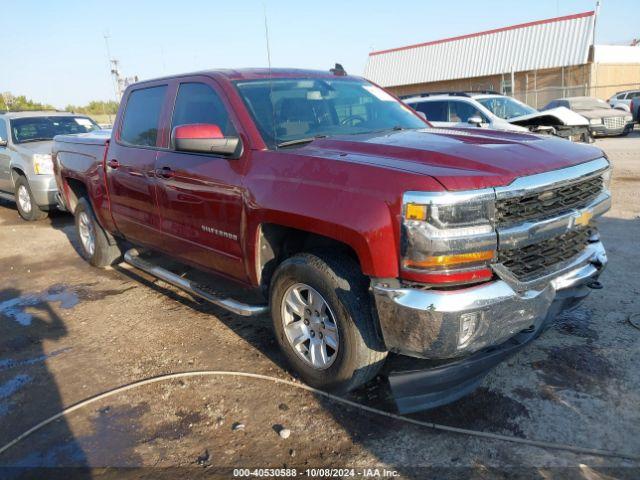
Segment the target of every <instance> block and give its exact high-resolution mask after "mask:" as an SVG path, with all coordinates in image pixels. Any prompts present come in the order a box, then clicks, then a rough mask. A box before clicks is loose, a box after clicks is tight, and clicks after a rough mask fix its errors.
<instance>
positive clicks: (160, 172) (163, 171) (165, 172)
mask: <svg viewBox="0 0 640 480" xmlns="http://www.w3.org/2000/svg"><path fill="white" fill-rule="evenodd" d="M174 175H175V172H174V171H173V170H171V168H170V167H162V168H157V169H156V176H158V177H162V178H171V177H173V176H174Z"/></svg>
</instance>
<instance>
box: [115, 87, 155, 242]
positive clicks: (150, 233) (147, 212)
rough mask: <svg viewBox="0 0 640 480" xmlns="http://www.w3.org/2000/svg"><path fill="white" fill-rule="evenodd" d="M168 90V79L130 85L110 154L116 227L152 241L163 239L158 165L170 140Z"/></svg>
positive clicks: (137, 239)
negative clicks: (163, 126)
mask: <svg viewBox="0 0 640 480" xmlns="http://www.w3.org/2000/svg"><path fill="white" fill-rule="evenodd" d="M167 90H168V86H167V85H166V84H159V85H157V84H156V85H154V84H151V85H145V86H141V87H139V88H136V89H134V90H131V91H130V93H129V94H128V97H127V99H126V106H125V110H124V114H123V115H122V118H120V119H119V124H118V125H117V126H116V128H117V135H116V140H115V142H112V144H111V145H110V146H109V149H108V151H107V158H106V172H107V184H108V188H109V197H110V203H111V214H112V216H113V220H114V222H115V224H116V226H117V229H118V230H119V231H120V232H121V233H122V234H123V235H124V236H125V237H126V238H127V239H129V240H131V241H134V242H136V243H140V244H142V245H145V246H150V247H155V246H156V245H157V244H158V243H159V241H160V216H159V213H158V206H157V196H156V179H155V175H154V168H155V161H156V155H157V153H158V149H159V148H162V147H163V143H165V142H166V138H165V137H166V136H165V135H163V131H162V129H161V124H162V117H163V112H164V111H165V108H166V107H165V103H166V100H167V99H166V96H167V95H166V94H167Z"/></svg>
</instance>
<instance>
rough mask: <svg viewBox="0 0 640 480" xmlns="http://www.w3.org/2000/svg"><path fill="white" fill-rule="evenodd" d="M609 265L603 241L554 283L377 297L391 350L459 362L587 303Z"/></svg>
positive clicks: (393, 291)
mask: <svg viewBox="0 0 640 480" xmlns="http://www.w3.org/2000/svg"><path fill="white" fill-rule="evenodd" d="M606 264H607V255H606V253H605V250H604V247H603V245H602V243H601V242H599V241H598V242H595V243H591V244H589V245H588V246H587V248H586V249H585V250H584V251H583V253H582V254H580V255H579V256H578V257H577V258H575V259H573V260H572V261H571V262H570V263H569V264H567V265H565V266H564V267H563V268H561V269H560V270H558V271H556V272H555V273H554V274H553V275H552V276H551V277H552V278H549V277H544V278H541V279H538V280H536V281H533V282H530V283H520V282H517V281H515V282H514V281H513V280H512V279H511V278H509V277H507V276H505V277H502V278H500V280H496V281H493V282H490V283H486V284H483V285H478V286H475V287H470V288H465V289H459V290H449V291H442V290H440V291H436V290H419V289H416V288H402V287H399V288H392V287H389V286H384V284H376V285H374V287H373V292H374V296H375V301H376V307H377V311H378V317H379V320H380V327H381V330H382V335H383V338H384V341H385V344H386V346H387V348H388V349H389V350H390V351H393V352H397V353H402V354H404V355H409V356H413V357H420V358H455V357H459V356H462V355H466V354H469V353H472V352H475V351H477V350H480V349H481V348H484V347H488V346H491V345H497V344H500V343H502V342H503V341H505V340H507V339H508V338H510V337H512V336H513V335H515V334H517V333H518V332H521V331H523V330H528V329H537V328H539V327H540V325H541V324H542V323H543V322H545V321H547V320H550V317H554V316H555V315H557V314H558V313H559V312H560V311H562V310H565V309H566V308H570V307H571V306H573V305H575V304H576V303H577V302H579V301H580V300H581V299H583V298H584V297H585V296H586V295H587V294H588V292H589V289H588V288H587V285H588V284H590V283H592V282H594V281H595V280H596V279H597V278H598V276H599V275H600V273H601V272H602V270H603V269H604V268H605V266H606ZM496 273H497V274H498V276H500V272H499V271H497V272H496ZM554 301H555V305H553V304H554ZM552 305H553V308H552ZM471 316H475V318H476V322H477V326H476V328H475V333H474V334H473V335H472V337H471V338H470V339H469V340H467V341H466V342H465V343H464V344H462V345H460V344H459V338H460V335H461V323H462V322H463V321H464V320H465V319H469V318H470V317H471Z"/></svg>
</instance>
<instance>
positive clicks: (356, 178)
mask: <svg viewBox="0 0 640 480" xmlns="http://www.w3.org/2000/svg"><path fill="white" fill-rule="evenodd" d="M53 156H54V159H55V170H56V178H57V182H58V185H59V188H60V191H61V192H62V197H63V199H64V202H65V204H66V206H67V208H68V209H69V211H71V212H74V213H75V219H76V225H77V232H78V236H79V239H80V242H79V243H80V249H81V253H82V255H83V256H84V258H85V259H86V260H88V261H89V262H90V263H91V264H92V265H94V266H96V267H106V266H108V265H112V264H114V263H115V262H120V261H124V262H126V263H128V264H130V265H132V266H134V267H136V268H138V269H141V270H144V271H146V272H148V273H149V274H151V275H154V276H155V277H157V278H160V279H161V280H163V281H165V282H167V283H170V284H173V285H174V286H177V287H179V288H182V289H184V290H185V291H187V292H189V293H191V294H192V295H194V296H197V297H201V298H203V299H205V300H208V301H210V302H212V303H214V304H216V305H219V306H220V307H223V308H226V309H228V310H230V311H232V312H234V313H236V314H238V315H244V316H252V315H262V314H265V313H268V312H270V314H271V318H272V321H273V329H274V332H275V336H276V338H277V341H278V343H279V346H280V348H281V349H282V351H283V352H284V355H285V357H286V358H287V360H288V362H289V363H290V365H291V367H292V368H293V370H294V371H295V372H297V374H298V375H299V376H300V377H301V378H302V379H303V380H304V381H305V382H307V383H308V384H309V385H312V386H315V387H319V388H322V389H327V390H331V391H337V392H347V391H349V390H352V389H354V388H356V387H358V386H360V385H362V384H363V383H365V382H367V381H368V380H370V379H371V378H372V377H373V376H374V375H376V373H377V372H378V371H379V369H380V367H381V366H382V365H383V362H384V361H385V357H387V354H388V352H395V353H399V354H402V355H404V356H408V357H415V358H418V359H431V360H437V361H434V362H431V363H433V365H434V366H433V368H427V369H418V368H416V369H415V371H403V372H400V373H397V372H395V373H394V372H391V376H390V381H391V387H392V390H393V392H394V394H395V395H396V400H397V403H398V407H399V409H400V410H401V411H404V412H407V411H415V410H419V409H422V408H427V407H433V406H436V405H441V404H444V403H447V402H450V401H453V400H455V399H457V398H460V397H461V396H462V395H464V394H465V393H467V392H469V391H470V390H471V389H473V388H474V387H475V386H476V385H478V383H479V382H480V380H481V378H482V377H483V376H484V375H485V374H486V372H487V371H488V370H489V369H490V368H491V367H493V366H494V365H496V364H497V363H498V362H500V361H501V360H503V359H504V358H506V357H507V356H508V355H510V354H511V353H513V352H514V351H516V350H517V349H518V348H520V347H521V346H522V345H525V344H527V343H528V342H529V341H530V340H532V339H534V338H536V336H537V335H539V334H540V332H541V331H542V330H543V329H544V327H545V326H546V325H547V324H548V323H549V321H550V320H551V319H552V318H553V317H554V316H555V315H557V314H558V313H559V312H561V311H563V310H565V309H567V308H571V307H573V306H574V305H575V304H576V303H577V302H578V301H580V300H581V299H583V298H584V297H585V296H586V295H587V294H588V292H589V289H590V288H600V287H601V284H600V283H598V281H597V278H598V276H599V275H600V273H601V272H602V270H603V268H604V267H605V265H606V263H607V258H606V254H605V250H604V248H603V245H602V243H601V241H600V237H599V235H598V230H597V228H596V225H595V219H596V217H598V216H599V215H601V214H602V213H604V212H605V211H606V210H607V209H608V208H609V207H610V193H609V191H608V184H609V176H610V165H609V162H608V160H607V158H606V157H605V155H604V154H603V153H602V151H601V150H599V149H597V148H595V147H593V146H588V145H583V144H574V143H571V142H567V141H564V140H561V139H557V138H552V137H549V136H543V135H540V136H539V135H535V134H530V133H511V132H498V131H493V130H488V129H477V130H469V129H455V128H448V129H437V128H432V127H431V126H430V125H429V123H428V122H426V121H425V120H424V119H422V118H421V117H420V116H419V115H418V114H417V113H416V112H415V111H413V110H411V109H410V108H408V107H407V106H406V105H404V104H403V103H402V102H400V101H399V100H398V99H397V98H396V97H394V96H392V95H391V94H389V93H387V92H386V91H385V90H383V89H381V88H379V87H378V86H376V85H374V84H372V83H370V82H368V81H366V80H364V79H361V78H357V77H352V76H346V75H344V74H341V73H340V72H339V73H338V74H331V73H328V72H326V73H325V72H318V71H307V70H288V69H286V70H285V69H273V70H267V69H250V70H221V71H207V72H201V73H197V74H189V75H180V76H173V77H168V78H161V79H157V80H150V81H144V82H140V83H136V84H134V85H132V86H130V87H129V88H128V89H127V90H126V92H125V95H124V97H123V99H122V104H121V106H120V110H119V112H118V115H117V118H116V121H115V124H114V128H113V131H112V134H111V136H110V137H108V136H106V135H105V134H103V133H88V134H81V135H64V136H58V137H56V138H55V143H54V149H53ZM156 254H157V255H160V256H161V257H163V258H169V259H170V260H171V261H172V262H174V263H177V264H178V265H187V266H188V267H189V269H192V270H190V271H195V272H199V274H200V277H202V275H204V278H209V277H208V276H214V275H215V276H216V277H219V276H220V275H222V276H223V277H224V278H226V279H228V282H227V283H228V284H229V285H238V291H240V290H241V287H245V288H246V287H249V289H250V290H251V291H252V292H255V293H256V296H258V298H259V300H257V301H254V302H253V303H248V302H246V301H241V299H239V298H237V297H234V295H233V294H226V295H221V294H220V293H219V292H217V291H216V290H215V289H214V288H213V287H212V286H211V285H210V284H208V283H207V282H206V281H202V280H196V279H194V278H190V277H189V275H186V276H185V275H181V274H178V273H176V271H175V269H174V270H172V269H171V268H169V267H165V266H163V265H162V264H161V262H159V261H158V262H156V261H155V260H154V258H156V257H155V255H156ZM158 258H159V257H158ZM232 292H233V289H232ZM396 358H401V359H402V358H406V357H401V356H397V357H396ZM411 362H414V360H411ZM411 362H410V363H411ZM415 362H416V365H417V363H418V362H421V361H419V360H415ZM409 370H411V369H409ZM394 375H395V376H394Z"/></svg>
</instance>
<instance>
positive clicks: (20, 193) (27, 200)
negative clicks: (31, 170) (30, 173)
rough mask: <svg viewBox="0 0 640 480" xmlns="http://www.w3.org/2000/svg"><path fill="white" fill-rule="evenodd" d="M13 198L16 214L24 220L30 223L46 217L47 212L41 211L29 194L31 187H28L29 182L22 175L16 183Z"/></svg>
mask: <svg viewBox="0 0 640 480" xmlns="http://www.w3.org/2000/svg"><path fill="white" fill-rule="evenodd" d="M15 197H16V205H17V207H18V213H19V214H20V216H21V217H22V218H23V219H24V220H27V221H28V222H32V221H34V220H42V219H43V218H46V217H47V215H48V212H46V211H44V210H42V209H41V208H40V207H39V206H38V205H37V204H36V202H35V200H34V198H33V194H32V193H31V187H29V181H28V180H27V178H26V177H24V176H22V175H20V176H19V177H18V180H17V181H16V190H15Z"/></svg>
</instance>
